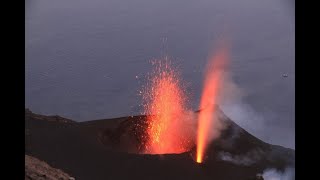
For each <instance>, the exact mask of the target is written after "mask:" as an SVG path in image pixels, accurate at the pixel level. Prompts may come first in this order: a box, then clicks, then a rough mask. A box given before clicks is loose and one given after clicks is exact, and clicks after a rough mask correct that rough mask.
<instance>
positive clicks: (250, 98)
mask: <svg viewBox="0 0 320 180" xmlns="http://www.w3.org/2000/svg"><path fill="white" fill-rule="evenodd" d="M294 26H295V23H294V7H293V4H292V3H290V2H289V1H288V0H287V1H279V0H261V1H256V0H214V1H213V0H199V1H192V0H162V1H150V0H69V1H65V0H55V1H51V0H29V1H26V79H25V80H26V91H25V94H26V107H28V108H30V109H31V110H32V111H34V112H36V113H41V114H58V115H61V116H65V117H67V118H71V119H74V120H77V121H84V120H92V119H100V118H112V117H119V116H126V115H132V114H138V113H139V110H140V108H139V104H140V99H139V96H137V94H138V93H137V92H138V90H139V88H141V85H142V84H143V82H144V79H143V77H144V76H145V75H146V73H147V72H149V71H150V70H151V65H150V63H148V61H149V60H150V59H153V58H159V57H161V55H163V53H164V52H165V53H167V54H169V55H170V56H171V57H172V58H173V61H174V62H175V63H176V64H178V65H179V68H180V69H181V73H182V76H183V80H184V81H186V82H187V83H189V86H188V91H190V93H191V95H192V101H191V105H192V107H193V108H194V109H196V108H197V105H198V101H199V96H200V92H201V87H202V71H203V69H204V65H205V62H206V60H207V59H206V58H207V56H208V53H209V50H210V49H212V48H214V47H213V46H212V45H213V44H214V43H215V42H216V41H217V40H218V39H221V38H224V36H226V35H227V36H228V39H230V40H231V44H232V49H231V62H232V63H231V66H230V72H231V73H232V76H233V77H232V78H233V81H234V83H235V84H236V85H237V86H238V87H239V88H241V89H242V91H243V92H244V96H243V97H242V99H241V100H239V101H237V102H235V103H234V104H232V105H228V106H226V107H225V111H226V114H227V115H229V116H230V117H231V118H232V119H233V120H234V121H235V122H237V123H238V124H240V125H241V126H242V127H244V128H245V129H247V130H248V131H249V132H251V133H253V134H254V135H256V136H257V137H259V138H261V139H263V140H265V141H267V142H271V143H274V144H280V145H283V146H286V147H291V148H294V145H295V142H294V136H295V132H294V129H295V124H294V121H295V116H294V112H295V109H294V105H295V96H294V93H295V89H294V86H295V84H294V83H295V82H294V81H295V74H294V73H295V71H294V67H295V55H294V51H295V47H294V42H295V39H294V38H295V37H294V36H295V30H294ZM284 73H286V74H288V77H287V78H283V77H282V75H283V74H284ZM136 76H138V77H139V78H138V79H136Z"/></svg>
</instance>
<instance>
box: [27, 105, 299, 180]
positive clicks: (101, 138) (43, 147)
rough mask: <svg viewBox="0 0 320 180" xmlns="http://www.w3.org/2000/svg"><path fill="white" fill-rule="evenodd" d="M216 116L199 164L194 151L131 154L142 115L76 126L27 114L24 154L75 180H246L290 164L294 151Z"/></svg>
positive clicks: (135, 144) (60, 118)
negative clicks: (220, 124)
mask: <svg viewBox="0 0 320 180" xmlns="http://www.w3.org/2000/svg"><path fill="white" fill-rule="evenodd" d="M220 112H221V111H220ZM221 114H222V117H223V121H224V122H225V123H226V125H227V127H226V129H225V130H223V132H222V134H221V137H220V138H219V139H218V140H217V141H215V142H214V143H212V144H211V146H210V147H209V150H208V153H207V156H208V157H207V159H206V162H205V163H204V164H200V165H199V164H197V163H195V162H194V161H193V157H194V155H193V154H194V149H193V150H191V151H190V152H186V153H182V154H167V155H143V154H136V153H138V152H139V150H140V146H139V144H140V143H141V139H139V138H138V137H139V133H141V132H139V130H143V128H141V127H140V128H137V126H136V125H137V124H139V125H141V124H143V120H144V119H145V117H144V116H133V117H123V118H116V119H104V120H95V121H88V122H82V123H78V122H74V121H72V120H68V119H65V118H62V117H59V116H42V115H37V114H34V113H32V112H31V111H29V110H26V115H25V121H26V136H25V140H26V154H28V155H32V156H34V157H37V158H39V159H41V160H44V161H46V162H47V163H49V164H51V165H53V166H54V167H58V168H60V169H62V170H63V171H65V172H67V173H68V174H70V175H71V176H73V177H75V178H76V179H80V180H82V179H83V180H100V179H103V180H104V179H140V180H143V179H175V180H176V179H199V180H201V179H217V180H224V179H227V180H233V179H237V180H241V179H244V180H245V179H250V178H254V177H255V176H256V174H258V173H261V172H262V171H263V170H264V169H266V168H277V169H280V170H281V169H284V168H286V167H288V166H294V165H295V152H294V150H291V149H287V148H283V147H280V146H274V145H270V144H267V143H264V142H263V141H261V140H259V139H257V138H255V137H254V136H252V135H251V134H249V133H248V132H246V131H245V130H243V129H242V128H241V127H239V126H238V125H236V124H235V123H234V122H232V121H231V120H230V119H229V118H228V117H226V116H225V115H224V114H223V112H221ZM222 159H224V160H222Z"/></svg>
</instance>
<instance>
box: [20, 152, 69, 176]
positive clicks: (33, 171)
mask: <svg viewBox="0 0 320 180" xmlns="http://www.w3.org/2000/svg"><path fill="white" fill-rule="evenodd" d="M24 179H25V180H35V179H43V180H46V179H47V180H55V179H57V180H73V179H74V178H73V177H70V176H69V175H68V174H66V173H65V172H63V171H61V170H60V169H56V168H53V167H51V166H50V165H49V164H47V163H46V162H43V161H41V160H39V159H37V158H34V157H31V156H28V155H25V178H24Z"/></svg>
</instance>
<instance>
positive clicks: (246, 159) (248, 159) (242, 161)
mask: <svg viewBox="0 0 320 180" xmlns="http://www.w3.org/2000/svg"><path fill="white" fill-rule="evenodd" d="M263 154H264V152H263V151H262V150H260V149H255V150H252V151H249V152H247V153H246V154H243V155H232V154H230V153H229V152H219V154H218V158H220V160H222V161H227V162H230V163H233V164H236V165H242V166H250V165H252V164H254V163H257V162H258V161H259V160H261V158H262V157H263Z"/></svg>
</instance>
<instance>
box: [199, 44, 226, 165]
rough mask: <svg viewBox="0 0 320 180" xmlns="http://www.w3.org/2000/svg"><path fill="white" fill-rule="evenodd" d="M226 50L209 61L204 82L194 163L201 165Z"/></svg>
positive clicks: (219, 52) (222, 50)
mask: <svg viewBox="0 0 320 180" xmlns="http://www.w3.org/2000/svg"><path fill="white" fill-rule="evenodd" d="M226 50H227V49H226V48H223V49H221V50H220V51H218V53H217V54H216V55H215V56H213V57H212V58H211V59H209V62H208V65H207V72H206V76H205V80H204V87H203V92H202V96H201V101H200V109H201V111H200V112H199V116H198V131H197V157H196V162H197V163H202V162H203V158H204V154H205V150H206V147H207V144H208V143H209V142H208V141H209V135H210V133H211V132H210V131H211V130H212V129H210V128H212V124H213V123H214V122H213V121H214V119H213V112H214V104H215V103H216V98H217V93H218V91H219V87H220V83H221V78H222V77H221V76H222V69H223V68H224V66H225V65H226V61H227V55H228V54H227V51H226Z"/></svg>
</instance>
